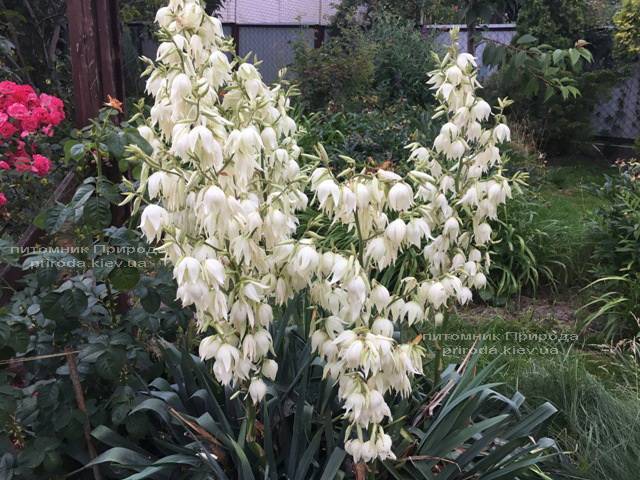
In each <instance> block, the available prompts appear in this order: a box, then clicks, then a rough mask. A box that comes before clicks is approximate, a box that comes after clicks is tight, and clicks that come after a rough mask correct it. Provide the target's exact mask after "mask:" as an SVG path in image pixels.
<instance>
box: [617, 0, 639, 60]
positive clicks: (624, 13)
mask: <svg viewBox="0 0 640 480" xmlns="http://www.w3.org/2000/svg"><path fill="white" fill-rule="evenodd" d="M613 22H614V24H615V26H616V32H615V34H614V39H615V46H616V50H617V53H618V54H619V55H621V56H622V57H627V58H629V57H630V58H632V59H633V58H637V57H638V56H639V55H640V35H638V31H639V30H640V0H623V2H622V8H621V9H620V10H619V11H618V12H617V13H616V14H615V16H614V17H613Z"/></svg>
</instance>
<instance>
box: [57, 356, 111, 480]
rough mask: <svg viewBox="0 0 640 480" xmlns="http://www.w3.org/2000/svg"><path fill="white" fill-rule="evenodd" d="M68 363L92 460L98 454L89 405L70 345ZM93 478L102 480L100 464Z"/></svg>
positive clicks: (95, 469) (94, 468)
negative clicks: (92, 438) (92, 437)
mask: <svg viewBox="0 0 640 480" xmlns="http://www.w3.org/2000/svg"><path fill="white" fill-rule="evenodd" d="M65 352H66V357H67V363H68V364H69V377H70V378H71V383H72V384H73V392H74V394H75V397H76V403H77V405H78V410H80V411H81V412H82V413H83V414H84V417H85V418H84V425H83V432H84V439H85V441H86V443H87V450H89V457H90V458H91V460H94V459H95V458H96V457H97V456H98V454H97V452H96V447H95V446H94V445H93V441H92V440H91V423H90V422H89V416H88V415H87V405H86V403H85V401H84V393H83V391H82V384H81V383H80V375H79V374H78V365H77V364H76V357H75V356H74V352H72V351H71V348H70V347H67V348H66V349H65ZM93 478H95V479H96V480H102V475H101V474H100V469H99V468H98V465H94V466H93Z"/></svg>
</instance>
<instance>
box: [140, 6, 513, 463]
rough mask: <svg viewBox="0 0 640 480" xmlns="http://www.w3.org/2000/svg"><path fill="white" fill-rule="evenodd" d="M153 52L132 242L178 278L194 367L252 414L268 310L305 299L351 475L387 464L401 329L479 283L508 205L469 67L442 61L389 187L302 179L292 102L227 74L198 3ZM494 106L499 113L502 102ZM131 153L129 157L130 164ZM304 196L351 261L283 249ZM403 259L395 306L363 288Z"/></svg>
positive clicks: (293, 244)
mask: <svg viewBox="0 0 640 480" xmlns="http://www.w3.org/2000/svg"><path fill="white" fill-rule="evenodd" d="M157 22H158V23H159V25H160V27H161V29H160V38H161V41H162V42H161V44H160V46H159V48H158V56H157V59H156V61H155V62H151V61H149V63H150V67H149V69H148V70H147V72H146V73H147V75H148V81H147V90H148V92H149V93H150V94H151V95H152V96H153V97H154V99H155V102H154V105H153V107H152V109H151V116H150V118H149V119H148V120H147V124H146V125H144V126H142V127H141V128H140V133H141V135H142V136H143V137H144V138H145V139H146V140H147V142H148V143H149V144H150V145H151V146H152V148H153V152H152V153H151V154H150V155H146V154H144V152H142V151H141V150H140V151H138V152H137V155H138V156H139V157H140V158H141V159H143V161H144V165H143V169H142V174H141V182H140V186H139V188H138V189H137V191H136V192H132V193H131V195H130V199H133V198H134V197H135V198H136V202H138V203H139V202H141V201H142V198H143V196H144V194H145V193H147V192H148V198H150V199H151V200H152V201H154V202H156V203H155V204H150V205H148V206H147V207H146V209H145V210H144V211H143V213H142V223H141V228H142V229H143V231H144V233H145V235H146V236H147V238H148V239H149V240H150V241H157V242H158V244H159V247H158V250H159V251H161V252H163V253H164V254H165V255H166V258H167V261H168V262H169V263H171V264H172V265H173V266H174V275H175V277H176V280H177V283H178V297H179V298H180V299H181V301H182V302H183V304H184V305H185V306H187V305H193V306H194V308H195V311H196V320H197V322H198V327H199V329H200V331H202V332H207V335H206V337H205V338H204V340H203V341H202V344H201V346H200V355H201V357H202V358H203V359H205V360H213V373H214V375H215V377H216V378H217V380H218V381H219V382H221V383H222V384H224V385H230V386H233V387H236V388H239V389H241V390H242V391H243V392H245V394H246V398H247V399H248V400H250V401H252V402H254V403H257V402H259V401H261V400H262V399H263V398H264V396H265V395H266V394H267V390H268V389H267V385H268V382H267V380H273V379H274V377H275V376H276V374H277V371H278V365H277V363H276V361H275V359H271V358H268V357H269V356H270V354H271V351H272V345H271V342H272V341H271V335H270V333H269V327H270V325H271V323H272V321H273V308H272V307H273V306H274V305H282V304H284V303H285V302H286V301H287V300H288V299H289V298H291V297H292V296H293V295H294V293H295V292H298V291H300V290H302V289H308V292H309V297H310V299H311V301H312V302H313V303H314V304H315V306H316V310H317V313H318V314H319V315H318V316H317V318H316V322H315V325H316V329H315V331H314V332H312V336H311V339H310V342H311V346H312V348H313V350H314V351H316V352H318V354H319V355H320V356H321V357H322V359H323V360H324V371H325V376H327V377H331V378H333V379H335V381H336V382H337V385H338V394H339V397H340V398H341V399H342V401H343V402H344V409H345V419H346V420H347V422H348V423H349V424H350V426H349V428H348V429H347V434H346V435H347V436H346V438H345V448H346V449H347V451H348V452H349V453H350V454H351V455H352V456H353V458H354V460H355V461H365V462H369V461H373V460H376V459H381V460H385V459H393V458H395V455H394V453H393V451H392V444H391V439H390V437H389V436H388V435H387V434H386V433H385V432H384V429H383V425H384V424H385V423H386V422H387V421H388V420H390V419H391V408H390V407H389V404H388V403H387V401H388V399H389V398H390V394H393V393H396V394H399V395H401V396H407V395H409V394H410V393H411V382H412V379H413V377H415V376H416V375H421V374H422V361H423V355H424V349H423V348H422V347H421V346H420V345H419V344H418V342H416V341H415V340H414V341H397V340H396V338H401V339H404V338H407V335H406V334H403V335H399V336H398V335H396V333H397V332H399V331H404V332H406V331H407V330H408V327H412V329H416V328H417V329H420V328H421V325H424V324H425V322H426V321H427V320H429V321H433V322H435V323H438V322H441V319H442V312H443V311H444V310H446V309H447V308H449V307H450V306H452V305H453V304H454V303H456V302H457V303H465V302H467V301H469V299H470V298H471V288H474V287H477V288H482V286H484V284H485V283H486V277H485V276H484V274H483V271H484V270H485V269H486V267H487V262H488V255H486V250H487V245H489V244H490V238H491V227H490V225H489V223H488V221H487V220H488V219H491V218H493V217H495V214H496V213H495V212H496V209H497V206H498V205H499V204H500V203H503V202H504V201H505V200H506V199H507V198H508V197H509V196H510V191H509V186H508V183H507V181H506V179H505V178H503V177H502V176H501V175H500V166H499V164H500V151H499V147H498V146H497V144H498V143H500V142H503V141H507V140H508V139H509V131H508V127H506V125H505V124H504V120H505V119H504V116H503V115H502V112H501V110H499V111H498V112H497V113H496V114H495V120H496V122H497V124H498V125H499V127H497V128H496V129H487V128H484V127H483V126H482V124H481V122H483V121H485V120H486V119H487V118H488V117H489V116H490V115H491V109H490V107H488V105H487V104H486V102H484V101H482V100H481V99H479V98H477V97H476V96H475V91H476V88H477V87H478V86H479V85H478V82H477V80H476V75H477V74H476V64H475V60H474V59H473V57H471V56H469V55H467V54H462V55H458V53H457V50H456V47H455V39H454V42H453V44H454V46H452V47H451V49H450V51H449V53H448V54H447V55H446V56H445V58H444V59H443V60H442V62H441V64H440V66H439V68H438V69H437V70H436V71H434V72H432V74H431V80H430V81H429V83H430V84H431V85H433V88H434V90H435V95H436V98H437V99H438V101H439V103H440V106H439V107H438V109H437V113H436V115H437V116H444V117H446V119H447V121H446V122H444V126H443V127H442V130H441V133H440V135H439V136H438V138H437V139H436V141H435V143H434V146H433V148H425V147H422V146H420V145H417V144H413V145H410V146H409V148H410V150H411V156H410V161H411V162H413V164H414V170H412V171H411V172H410V173H409V174H408V175H406V176H405V177H404V178H403V177H401V176H400V175H398V174H396V173H394V172H391V171H385V170H378V171H377V172H374V173H371V172H368V171H366V170H365V171H363V172H358V173H357V174H353V175H341V176H340V178H336V177H335V176H334V175H333V173H332V172H331V171H330V170H329V169H327V168H318V169H316V170H315V171H313V173H312V174H311V175H310V178H307V176H306V175H305V174H304V170H302V169H301V168H300V166H299V165H298V163H297V160H298V158H299V156H300V149H299V147H298V146H297V144H296V125H295V122H294V121H293V120H292V119H291V117H290V116H289V114H288V113H289V99H288V97H287V92H286V91H285V90H284V89H282V88H281V87H279V86H275V87H268V86H266V85H265V84H264V83H263V82H262V79H261V77H260V74H259V72H258V71H257V70H256V68H255V67H254V66H253V65H251V64H249V63H243V62H242V61H241V60H234V61H232V62H229V60H228V59H227V56H226V53H227V52H229V51H230V43H229V42H227V41H226V40H225V39H224V37H223V35H222V28H221V25H220V22H219V21H218V20H216V19H215V18H212V17H210V16H208V15H206V13H205V12H204V9H203V8H202V5H201V3H200V2H199V1H198V0H171V1H170V2H169V5H168V6H167V7H164V8H162V9H160V11H159V12H158V16H157ZM502 105H503V106H504V105H506V102H502ZM134 151H135V148H134ZM307 187H310V188H311V191H312V192H313V193H314V202H315V203H316V204H317V206H318V207H319V208H320V210H321V211H322V212H323V214H324V215H326V216H327V217H328V219H329V222H328V223H331V222H333V221H335V222H339V223H342V224H344V225H346V226H347V227H348V228H349V229H350V231H354V232H356V231H357V232H358V236H359V242H357V243H358V249H357V250H358V251H356V252H353V251H337V250H333V251H323V250H322V248H320V247H318V246H317V245H316V243H315V241H314V238H317V237H318V235H313V237H306V238H295V237H294V233H295V231H296V229H297V225H298V217H297V214H298V212H300V211H303V210H305V209H306V208H307V204H308V198H307V196H306V194H305V191H306V189H307ZM408 248H412V249H415V250H417V251H418V252H419V253H420V254H421V256H422V258H423V261H424V266H425V268H424V269H421V270H420V271H419V272H417V273H416V277H407V278H404V279H400V281H398V282H397V287H396V288H395V290H394V291H392V292H391V291H389V289H388V288H387V287H388V286H386V285H381V284H379V283H377V282H375V281H374V280H372V279H374V278H379V276H378V275H379V274H380V273H381V271H382V270H384V269H386V268H388V267H390V266H393V265H394V263H395V262H396V260H397V259H398V257H399V255H400V253H402V252H403V251H404V250H406V249H408Z"/></svg>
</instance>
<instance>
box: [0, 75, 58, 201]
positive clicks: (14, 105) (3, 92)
mask: <svg viewBox="0 0 640 480" xmlns="http://www.w3.org/2000/svg"><path fill="white" fill-rule="evenodd" d="M64 118H65V113H64V104H63V103H62V100H60V99H59V98H57V97H54V96H52V95H47V94H46V93H42V94H40V95H38V94H37V93H36V92H35V90H34V89H33V87H31V86H29V85H19V84H16V83H14V82H10V81H4V82H0V170H2V171H4V172H7V171H10V170H14V171H16V172H18V173H25V172H29V173H34V174H36V175H38V176H41V177H43V176H45V175H47V174H48V173H49V171H50V170H51V160H50V159H49V158H48V157H46V156H45V155H42V154H41V153H38V137H39V136H46V137H51V136H53V129H54V127H56V126H57V125H59V124H60V123H61V122H62V121H63V120H64ZM6 203H7V198H6V196H5V195H4V193H2V192H0V206H2V205H4V204H6Z"/></svg>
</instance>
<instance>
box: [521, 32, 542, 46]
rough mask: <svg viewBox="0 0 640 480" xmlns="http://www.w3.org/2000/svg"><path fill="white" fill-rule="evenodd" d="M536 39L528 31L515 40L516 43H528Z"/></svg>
mask: <svg viewBox="0 0 640 480" xmlns="http://www.w3.org/2000/svg"><path fill="white" fill-rule="evenodd" d="M537 41H538V39H537V38H536V37H534V36H533V35H531V34H530V33H525V34H524V35H522V36H521V37H518V39H517V40H516V43H517V44H518V45H529V44H531V43H536V42H537Z"/></svg>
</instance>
